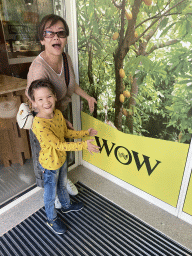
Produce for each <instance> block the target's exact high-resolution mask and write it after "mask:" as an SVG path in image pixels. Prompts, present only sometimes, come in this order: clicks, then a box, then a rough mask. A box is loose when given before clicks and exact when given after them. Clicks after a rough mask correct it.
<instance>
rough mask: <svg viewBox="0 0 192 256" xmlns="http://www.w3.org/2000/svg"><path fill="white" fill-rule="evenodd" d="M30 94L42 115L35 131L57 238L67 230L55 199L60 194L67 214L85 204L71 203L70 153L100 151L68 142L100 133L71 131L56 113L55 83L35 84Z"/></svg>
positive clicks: (46, 201) (47, 205)
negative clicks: (69, 184)
mask: <svg viewBox="0 0 192 256" xmlns="http://www.w3.org/2000/svg"><path fill="white" fill-rule="evenodd" d="M28 94H29V96H30V98H31V99H32V101H33V104H34V106H35V107H36V108H37V109H38V113H37V115H36V116H35V118H34V120H33V126H32V130H33V132H34V134H35V135H36V137H37V139H38V140H39V143H40V146H41V151H40V153H39V165H40V168H41V169H42V171H43V173H44V204H45V212H46V215H47V224H48V226H49V227H50V228H51V229H52V230H53V231H55V232H56V233H57V234H63V233H65V232H66V230H67V228H66V226H65V224H64V223H63V222H62V221H61V219H60V218H58V217H57V213H56V210H55V207H54V204H55V196H56V193H57V194H58V198H59V201H60V203H61V205H62V208H61V211H62V212H63V213H67V212H71V211H79V210H81V209H82V208H83V203H82V202H71V201H70V196H69V194H68V192H67V189H66V184H67V161H66V151H78V150H82V149H87V150H88V151H89V152H90V153H91V154H92V152H95V153H98V152H99V147H98V146H96V145H93V144H92V143H91V141H93V140H87V141H83V142H66V141H65V139H64V137H66V138H73V139H77V138H82V137H85V136H95V135H97V131H96V130H94V129H92V128H90V129H88V130H87V131H75V130H68V129H67V125H66V122H65V119H64V117H63V115H62V113H61V111H60V110H58V109H55V102H56V100H57V99H56V96H55V91H54V87H53V85H52V83H51V82H50V81H48V80H45V79H41V80H35V81H33V82H32V83H31V85H30V87H29V91H28Z"/></svg>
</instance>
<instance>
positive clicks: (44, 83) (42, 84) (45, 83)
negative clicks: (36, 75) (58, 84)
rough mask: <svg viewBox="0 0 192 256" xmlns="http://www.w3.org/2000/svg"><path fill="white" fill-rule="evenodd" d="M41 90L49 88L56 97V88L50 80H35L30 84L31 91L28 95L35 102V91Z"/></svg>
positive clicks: (29, 90)
mask: <svg viewBox="0 0 192 256" xmlns="http://www.w3.org/2000/svg"><path fill="white" fill-rule="evenodd" d="M39 88H48V89H49V90H50V91H51V92H52V93H53V94H54V95H56V93H55V88H54V86H53V84H52V83H51V82H50V81H49V80H47V79H38V80H34V81H33V82H32V83H31V84H30V86H29V89H28V95H29V97H30V98H31V99H32V100H33V101H35V97H34V91H35V90H36V89H39Z"/></svg>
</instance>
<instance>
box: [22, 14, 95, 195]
mask: <svg viewBox="0 0 192 256" xmlns="http://www.w3.org/2000/svg"><path fill="white" fill-rule="evenodd" d="M38 36H39V39H40V42H41V44H42V46H44V51H42V52H41V53H40V54H39V55H38V56H37V57H36V58H35V59H34V61H33V62H32V64H31V66H30V68H29V72H28V76H27V88H26V96H27V97H28V98H29V96H28V88H29V86H30V84H31V83H32V82H33V81H34V80H37V79H48V80H50V81H51V82H52V83H53V84H54V87H55V91H56V96H57V104H56V108H58V109H60V110H61V111H62V113H64V111H65V110H66V108H67V105H68V103H69V102H70V101H71V96H72V94H73V93H76V94H77V95H79V96H81V97H83V98H84V99H86V100H87V101H88V104H89V110H90V112H91V113H92V112H93V111H94V104H95V103H97V102H96V100H95V99H94V98H93V97H91V96H89V95H88V94H87V93H86V92H85V91H83V90H82V89H81V88H80V87H79V85H78V84H77V83H76V81H75V74H74V70H73V65H72V61H71V58H70V56H69V55H68V54H66V56H67V60H68V67H69V77H70V80H69V85H68V87H67V85H66V81H65V74H64V68H63V55H62V54H63V51H64V48H65V46H66V44H67V37H68V36H69V27H68V25H67V23H66V21H65V20H64V19H63V18H62V17H60V16H57V15H55V14H49V15H47V16H45V17H44V18H43V19H42V20H41V22H40V24H39V29H38ZM29 100H31V99H30V98H29ZM36 111H38V110H36ZM66 122H67V125H68V127H69V128H72V129H73V127H72V125H71V123H70V122H69V121H67V120H66ZM30 142H31V149H32V155H33V164H34V169H35V174H36V181H37V185H38V186H41V187H42V186H43V178H42V173H41V170H40V169H39V167H38V155H39V150H40V146H39V143H38V140H37V139H36V137H35V135H34V134H33V132H32V131H31V130H30ZM67 190H68V192H69V194H71V195H75V194H77V193H78V191H77V189H76V187H75V185H74V184H73V183H71V181H70V180H68V184H67Z"/></svg>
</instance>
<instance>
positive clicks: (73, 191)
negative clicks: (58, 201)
mask: <svg viewBox="0 0 192 256" xmlns="http://www.w3.org/2000/svg"><path fill="white" fill-rule="evenodd" d="M67 191H68V193H69V194H70V195H71V196H76V195H77V194H78V190H77V188H76V186H75V185H74V184H73V182H72V181H71V180H70V179H67Z"/></svg>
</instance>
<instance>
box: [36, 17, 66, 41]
mask: <svg viewBox="0 0 192 256" xmlns="http://www.w3.org/2000/svg"><path fill="white" fill-rule="evenodd" d="M58 21H61V22H62V23H63V25H64V28H65V32H66V34H67V36H69V27H68V25H67V22H66V21H65V20H64V19H63V18H62V17H60V16H58V15H56V14H48V15H46V16H44V17H43V19H42V20H41V22H40V23H39V27H38V37H39V40H40V41H43V39H44V37H43V33H44V30H45V25H46V24H47V22H50V27H51V26H53V25H55V24H56V23H57V22H58Z"/></svg>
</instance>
